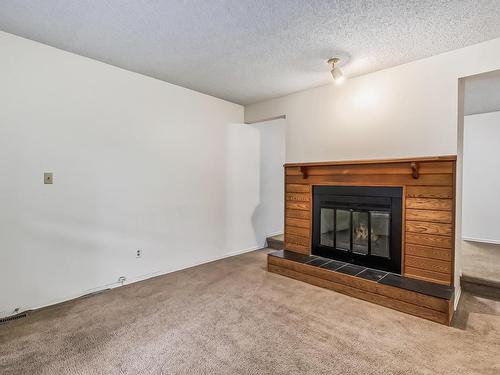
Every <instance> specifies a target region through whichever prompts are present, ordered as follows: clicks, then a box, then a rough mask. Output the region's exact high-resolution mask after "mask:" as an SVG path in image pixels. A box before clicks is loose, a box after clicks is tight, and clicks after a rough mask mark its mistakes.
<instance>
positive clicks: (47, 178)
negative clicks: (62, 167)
mask: <svg viewBox="0 0 500 375" xmlns="http://www.w3.org/2000/svg"><path fill="white" fill-rule="evenodd" d="M43 183H44V184H45V185H51V184H53V183H54V176H53V175H52V172H45V173H44V174H43Z"/></svg>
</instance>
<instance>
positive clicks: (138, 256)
mask: <svg viewBox="0 0 500 375" xmlns="http://www.w3.org/2000/svg"><path fill="white" fill-rule="evenodd" d="M135 257H136V258H142V250H141V249H139V250H137V251H136V252H135Z"/></svg>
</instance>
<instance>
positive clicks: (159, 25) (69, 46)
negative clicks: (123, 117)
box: [0, 0, 500, 104]
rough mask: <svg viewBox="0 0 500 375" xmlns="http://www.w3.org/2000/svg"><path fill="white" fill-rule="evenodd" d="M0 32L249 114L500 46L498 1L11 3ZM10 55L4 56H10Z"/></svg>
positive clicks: (7, 0)
mask: <svg viewBox="0 0 500 375" xmlns="http://www.w3.org/2000/svg"><path fill="white" fill-rule="evenodd" d="M0 30H3V31H6V32H10V33H13V34H16V35H20V36H23V37H26V38H29V39H32V40H36V41H39V42H42V43H46V44H48V45H51V46H54V47H57V48H61V49H63V50H67V51H71V52H74V53H77V54H80V55H83V56H87V57H91V58H94V59H96V60H100V61H104V62H106V63H109V64H112V65H116V66H119V67H122V68H125V69H128V70H132V71H135V72H139V73H143V74H146V75H148V76H152V77H156V78H159V79H162V80H165V81H167V82H171V83H174V84H177V85H181V86H184V87H188V88H191V89H194V90H197V91H201V92H204V93H207V94H210V95H214V96H216V97H219V98H224V99H227V100H230V101H233V102H236V103H241V104H249V103H253V102H257V101H261V100H265V99H268V98H272V97H276V96H281V95H285V94H288V93H291V92H295V91H299V90H303V89H307V88H310V87H314V86H320V85H323V84H327V83H329V82H330V79H331V78H330V73H329V67H328V65H327V64H326V62H325V61H326V60H327V59H328V58H329V57H331V56H340V57H341V58H342V63H343V66H344V70H345V73H347V75H349V76H356V75H360V74H364V73H368V72H372V71H376V70H380V69H383V68H388V67H391V66H395V65H398V64H401V63H405V62H409V61H412V60H415V59H419V58H423V57H427V56H431V55H435V54H438V53H441V52H445V51H449V50H453V49H457V48H460V47H464V46H467V45H470V44H474V43H478V42H481V41H485V40H488V39H493V38H496V37H499V36H500V1H499V0H476V1H473V0H447V1H444V0H409V1H402V0H400V1H398V0H378V1H367V0H363V1H361V0H350V1H349V0H347V1H333V0H330V1H326V0H323V1H321V0H286V1H285V0H219V1H216V0H185V1H180V0H176V1H173V0H170V1H169V0H164V1H160V0H157V1H123V0H121V1H120V0H95V1H91V0H50V1H40V0H2V1H0ZM0 51H1V49H0Z"/></svg>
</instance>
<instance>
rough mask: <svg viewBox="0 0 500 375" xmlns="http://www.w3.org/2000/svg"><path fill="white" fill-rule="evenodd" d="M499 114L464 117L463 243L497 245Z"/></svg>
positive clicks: (499, 239)
mask: <svg viewBox="0 0 500 375" xmlns="http://www.w3.org/2000/svg"><path fill="white" fill-rule="evenodd" d="M499 161H500V112H490V113H483V114H478V115H470V116H465V118H464V152H463V221H462V236H463V238H464V239H466V240H473V241H479V242H488V243H498V244H500V225H499V220H498V212H499V211H500V195H499V194H497V193H496V190H497V187H498V186H500V171H499Z"/></svg>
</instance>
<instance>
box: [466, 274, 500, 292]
mask: <svg viewBox="0 0 500 375" xmlns="http://www.w3.org/2000/svg"><path fill="white" fill-rule="evenodd" d="M460 285H461V286H462V289H463V290H466V291H468V292H469V293H471V294H473V295H477V296H484V297H493V298H500V282H497V281H494V280H485V279H482V278H480V277H474V276H470V275H466V274H463V275H462V276H461V277H460Z"/></svg>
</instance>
